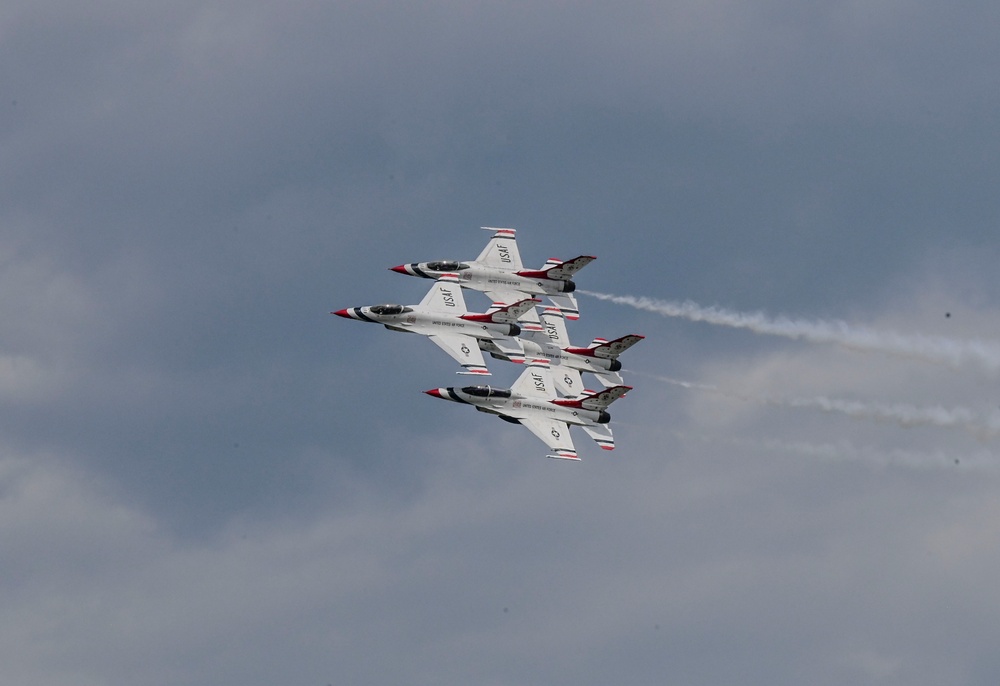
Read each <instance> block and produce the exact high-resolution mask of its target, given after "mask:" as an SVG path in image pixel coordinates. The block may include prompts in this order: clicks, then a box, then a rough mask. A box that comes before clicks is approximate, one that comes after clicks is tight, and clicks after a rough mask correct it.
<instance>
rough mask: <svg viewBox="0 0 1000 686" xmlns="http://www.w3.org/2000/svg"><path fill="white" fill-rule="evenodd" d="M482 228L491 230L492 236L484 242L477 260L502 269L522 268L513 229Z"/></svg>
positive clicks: (516, 269) (513, 269)
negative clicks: (487, 241) (488, 240)
mask: <svg viewBox="0 0 1000 686" xmlns="http://www.w3.org/2000/svg"><path fill="white" fill-rule="evenodd" d="M482 228H484V229H486V230H487V231H492V232H493V236H491V237H490V242H489V243H487V244H486V247H485V248H483V251H482V252H481V253H479V257H477V258H476V261H477V262H479V263H480V264H484V265H486V266H488V267H494V268H496V269H503V270H504V271H515V272H516V271H520V270H521V269H523V268H524V265H523V264H521V253H520V252H518V250H517V239H516V238H515V233H514V229H495V228H493V227H491V226H484V227H482ZM517 300H520V298H517ZM511 302H513V301H511Z"/></svg>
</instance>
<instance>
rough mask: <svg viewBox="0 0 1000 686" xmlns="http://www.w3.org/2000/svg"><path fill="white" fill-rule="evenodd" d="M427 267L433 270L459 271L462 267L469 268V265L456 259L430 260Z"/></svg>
mask: <svg viewBox="0 0 1000 686" xmlns="http://www.w3.org/2000/svg"><path fill="white" fill-rule="evenodd" d="M427 268H428V269H430V270H431V271H432V272H457V271H458V270H460V269H468V268H469V265H467V264H465V263H463V262H455V261H454V260H437V261H436V262H428V263H427Z"/></svg>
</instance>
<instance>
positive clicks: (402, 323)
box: [331, 274, 538, 376]
mask: <svg viewBox="0 0 1000 686" xmlns="http://www.w3.org/2000/svg"><path fill="white" fill-rule="evenodd" d="M536 302H538V301H537V300H532V299H531V298H526V299H522V300H520V301H518V302H516V303H514V304H512V305H500V304H496V303H495V304H494V305H493V307H491V308H490V309H489V310H488V311H487V312H485V313H483V314H471V313H469V311H468V310H466V308H465V298H464V297H463V296H462V289H461V287H459V285H458V277H456V276H455V275H454V274H444V275H442V276H441V278H439V279H438V280H437V281H436V282H435V283H434V286H433V287H432V288H431V289H430V290H429V291H427V295H425V296H424V299H423V300H421V301H420V304H419V305H412V306H407V305H372V306H371V307H352V308H348V309H344V310H337V311H336V312H332V313H331V314H335V315H337V316H340V317H347V318H348V319H359V320H361V321H363V322H374V323H376V324H383V325H385V328H387V329H391V330H392V331H408V332H410V333H419V334H423V335H424V336H427V337H428V338H430V339H431V340H432V341H433V342H434V343H436V344H437V345H438V346H439V347H440V348H441V349H442V350H444V351H445V352H446V353H448V354H449V355H451V356H452V357H453V358H455V359H456V360H457V361H458V363H459V364H460V365H462V366H463V367H464V368H465V371H464V372H459V374H479V375H482V376H489V375H490V371H489V370H488V369H487V368H486V362H485V361H484V360H483V354H482V352H480V350H479V345H478V344H477V342H476V339H488V340H489V341H490V342H491V343H493V345H495V346H496V347H498V348H500V349H501V350H503V351H505V352H504V354H505V355H509V356H510V359H511V360H513V361H515V362H516V361H518V360H520V361H521V362H524V349H523V348H522V347H521V341H520V340H518V339H517V338H515V336H517V335H518V334H519V333H521V327H519V326H518V325H517V323H516V322H517V320H518V317H520V316H522V315H523V314H524V313H525V312H526V311H527V310H529V309H531V308H532V307H533V306H534V304H535V303H536Z"/></svg>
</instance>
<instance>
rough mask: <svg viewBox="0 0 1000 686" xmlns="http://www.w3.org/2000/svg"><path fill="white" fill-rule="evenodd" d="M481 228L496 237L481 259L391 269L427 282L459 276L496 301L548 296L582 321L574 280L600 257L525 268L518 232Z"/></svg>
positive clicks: (514, 300)
mask: <svg viewBox="0 0 1000 686" xmlns="http://www.w3.org/2000/svg"><path fill="white" fill-rule="evenodd" d="M481 228H483V229H486V230H487V231H493V236H492V237H491V238H490V242H489V243H488V244H487V245H486V248H484V249H483V252H481V253H480V254H479V257H477V258H476V259H475V260H473V261H471V262H458V261H454V260H439V261H437V262H414V263H412V264H401V265H398V266H396V267H390V269H391V270H392V271H394V272H398V273H399V274H409V275H410V276H421V277H423V278H427V279H436V278H438V277H440V276H441V275H442V274H444V273H449V272H451V273H455V274H458V278H459V280H460V282H461V284H462V286H463V287H464V288H469V289H472V290H476V291H483V292H485V293H486V295H488V296H489V297H490V298H492V299H493V301H494V302H501V303H513V302H517V301H519V300H523V299H524V298H526V297H530V296H533V295H545V296H548V298H549V299H550V300H551V301H552V303H553V304H554V305H555V306H556V307H558V308H559V309H560V310H562V311H563V313H564V314H565V315H566V316H567V317H568V318H569V319H579V318H580V309H579V307H578V306H577V304H576V296H574V295H573V291H575V290H576V284H575V283H573V281H572V280H571V279H572V277H573V275H574V274H576V272H578V271H580V270H581V269H583V268H584V267H585V266H587V265H588V264H590V262H592V261H593V260H595V259H597V258H596V257H593V256H590V255H580V256H579V257H574V258H573V259H572V260H568V261H566V262H562V261H560V260H557V259H550V260H549V261H547V262H546V263H545V264H544V265H543V266H542V268H541V269H525V268H524V265H523V264H522V263H521V254H520V252H519V251H518V249H517V241H516V239H515V235H514V234H515V231H514V229H496V228H493V227H489V226H483V227H481Z"/></svg>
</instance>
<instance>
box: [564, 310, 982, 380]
mask: <svg viewBox="0 0 1000 686" xmlns="http://www.w3.org/2000/svg"><path fill="white" fill-rule="evenodd" d="M577 293H582V294H584V295H589V296H591V297H593V298H597V299H599V300H607V301H609V302H613V303H617V304H619V305H628V306H630V307H634V308H636V309H639V310H647V311H649V312H655V313H657V314H661V315H663V316H665V317H683V318H684V319H689V320H691V321H695V322H707V323H709V324H718V325H720V326H730V327H733V328H737V329H748V330H750V331H753V332H755V333H762V334H770V335H774V336H784V337H786V338H793V339H801V340H806V341H810V342H813V343H833V344H836V345H841V346H844V347H847V348H853V349H855V350H864V351H877V352H882V353H885V354H888V355H898V356H901V357H909V358H915V359H920V360H923V361H925V362H933V363H935V364H946V365H950V366H952V367H956V368H957V367H961V366H964V365H966V364H969V363H976V364H979V365H980V366H982V367H983V368H985V369H986V370H988V371H989V372H991V373H996V372H997V371H1000V344H997V343H994V342H991V341H982V340H955V339H951V338H943V337H940V336H923V335H920V334H902V333H899V332H896V331H876V330H874V329H868V328H865V327H857V326H851V325H850V324H848V323H847V322H844V321H840V320H833V321H824V320H807V319H790V318H788V317H784V316H779V317H769V316H767V315H765V314H764V313H763V312H734V311H732V310H726V309H723V308H719V307H702V306H700V305H698V304H696V303H694V302H691V301H690V300H686V301H684V302H676V301H667V300H656V299H654V298H646V297H635V296H631V295H610V294H608V293H595V292H593V291H585V290H578V291H577Z"/></svg>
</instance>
